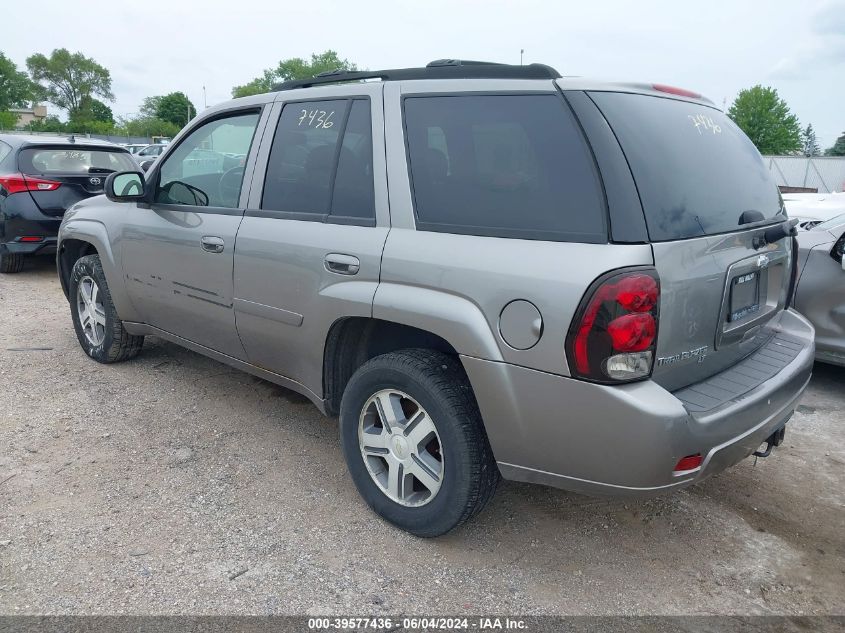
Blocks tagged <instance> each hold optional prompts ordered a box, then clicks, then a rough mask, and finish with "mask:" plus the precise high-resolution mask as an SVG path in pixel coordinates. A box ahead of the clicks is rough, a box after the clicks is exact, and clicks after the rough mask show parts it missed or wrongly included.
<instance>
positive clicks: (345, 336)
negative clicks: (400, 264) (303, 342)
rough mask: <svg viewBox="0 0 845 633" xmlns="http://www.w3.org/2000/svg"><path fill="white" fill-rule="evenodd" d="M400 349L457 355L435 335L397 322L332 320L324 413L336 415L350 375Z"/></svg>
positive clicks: (327, 344)
mask: <svg viewBox="0 0 845 633" xmlns="http://www.w3.org/2000/svg"><path fill="white" fill-rule="evenodd" d="M402 349H433V350H437V351H440V352H443V353H445V354H449V355H450V356H455V357H457V356H458V355H459V354H458V351H457V350H456V349H455V347H454V346H453V345H452V344H451V343H449V341H447V340H446V339H445V338H443V337H442V336H439V335H438V334H436V333H434V332H431V331H428V330H423V329H420V328H417V327H413V326H410V325H407V324H404V323H398V322H396V321H386V320H383V319H374V318H367V317H342V318H339V319H337V320H336V321H334V323H332V326H331V327H330V328H329V331H328V334H327V335H326V342H325V346H324V350H323V398H324V402H325V408H326V413H328V414H329V415H332V416H334V415H337V414H338V412H339V411H340V400H341V397H342V396H343V392H344V390H345V388H346V385H347V383H348V382H349V379H350V378H351V377H352V374H354V373H355V371H356V370H357V369H358V368H359V367H360V366H361V365H363V364H364V363H365V362H367V361H368V360H370V359H371V358H375V357H376V356H381V355H383V354H387V353H389V352H395V351H398V350H402Z"/></svg>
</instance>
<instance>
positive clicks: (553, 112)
mask: <svg viewBox="0 0 845 633" xmlns="http://www.w3.org/2000/svg"><path fill="white" fill-rule="evenodd" d="M404 114H405V128H406V142H407V145H408V156H409V159H410V171H411V183H412V190H413V195H414V208H415V211H416V215H417V226H418V228H421V229H423V230H427V231H441V232H449V233H464V234H470V235H486V236H495V237H516V238H525V239H540V240H561V241H574V242H577V241H585V242H597V241H603V240H605V239H606V237H607V231H606V229H605V226H604V218H605V206H604V196H603V192H602V189H601V183H600V181H599V179H598V173H597V171H596V168H595V165H594V163H593V159H592V156H591V154H590V150H589V148H588V146H587V144H586V142H585V140H584V138H583V136H582V134H581V132H580V130H579V129H578V125H577V123H576V121H575V119H574V117H573V116H572V113H571V112H570V111H569V110H568V108H567V107H566V105H565V104H564V102H563V101H562V100H561V99H560V98H559V96H557V95H518V94H514V95H461V96H436V97H409V98H406V99H405V101H404Z"/></svg>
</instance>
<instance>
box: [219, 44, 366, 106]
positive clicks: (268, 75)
mask: <svg viewBox="0 0 845 633" xmlns="http://www.w3.org/2000/svg"><path fill="white" fill-rule="evenodd" d="M338 69H342V70H358V66H356V65H355V64H354V63H352V62H350V61H349V60H348V59H341V58H340V57H339V56H338V54H337V53H336V52H335V51H333V50H327V51H325V52H323V53H314V54H312V55H311V61H306V60H304V59H302V58H301V57H291V58H290V59H285V60H282V61H280V62H279V65H278V66H277V67H276V68H269V69H267V70H265V71H264V74H263V75H262V76H261V77H256V78H255V79H253V80H252V81H250V82H249V83H248V84H245V85H243V86H235V87H234V88H232V96H233V97H247V96H249V95H255V94H261V93H262V92H270V91H271V90H272V89H273V85H274V84H277V83H279V82H280V81H287V80H288V79H306V78H308V77H313V76H314V75H317V74H318V73H322V72H326V71H330V70H338Z"/></svg>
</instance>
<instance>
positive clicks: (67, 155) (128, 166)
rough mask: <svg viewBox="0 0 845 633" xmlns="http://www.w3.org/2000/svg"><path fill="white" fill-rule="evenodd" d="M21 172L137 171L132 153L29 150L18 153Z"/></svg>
mask: <svg viewBox="0 0 845 633" xmlns="http://www.w3.org/2000/svg"><path fill="white" fill-rule="evenodd" d="M18 165H19V169H20V170H21V171H22V172H23V173H25V174H33V175H35V174H50V173H56V174H62V173H70V174H78V173H81V174H91V173H108V172H112V171H137V170H138V166H137V165H136V164H135V161H134V160H132V157H131V155H130V154H129V152H125V151H111V150H107V149H88V148H84V147H72V148H55V147H52V148H41V147H38V148H27V149H24V150H21V152H20V154H18Z"/></svg>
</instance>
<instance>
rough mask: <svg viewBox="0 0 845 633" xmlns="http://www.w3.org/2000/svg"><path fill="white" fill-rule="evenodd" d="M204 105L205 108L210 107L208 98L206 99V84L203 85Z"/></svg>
mask: <svg viewBox="0 0 845 633" xmlns="http://www.w3.org/2000/svg"><path fill="white" fill-rule="evenodd" d="M202 105H203V107H204V108H207V107H208V99H206V95H205V86H203V87H202Z"/></svg>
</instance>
